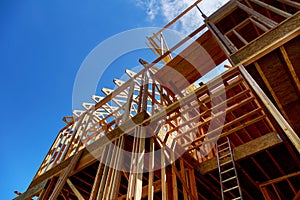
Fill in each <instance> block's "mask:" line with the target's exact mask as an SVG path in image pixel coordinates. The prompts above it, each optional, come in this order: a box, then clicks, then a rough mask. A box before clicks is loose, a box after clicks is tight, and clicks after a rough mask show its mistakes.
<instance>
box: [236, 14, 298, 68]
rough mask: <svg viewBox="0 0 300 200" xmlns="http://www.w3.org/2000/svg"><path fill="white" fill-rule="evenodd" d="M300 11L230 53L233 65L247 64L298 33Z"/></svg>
mask: <svg viewBox="0 0 300 200" xmlns="http://www.w3.org/2000/svg"><path fill="white" fill-rule="evenodd" d="M299 24H300V11H298V12H297V13H296V14H294V15H293V16H292V17H290V18H288V19H286V20H285V21H283V22H282V23H280V24H279V25H278V26H276V27H274V28H273V29H272V30H270V31H269V32H267V33H265V34H263V35H261V36H260V37H258V38H257V39H256V40H254V41H252V42H250V43H249V44H248V45H246V46H244V47H242V48H241V49H240V50H239V51H237V52H235V53H233V54H231V55H230V59H231V60H232V62H233V63H234V65H235V66H239V65H242V64H243V65H244V66H247V65H249V64H250V63H252V62H253V61H255V60H257V59H259V58H261V57H262V56H264V55H266V54H268V53H270V52H271V51H273V50H274V49H276V48H278V47H280V46H281V45H283V44H284V43H286V42H288V41H289V40H291V39H293V38H295V37H296V36H298V35H299V34H300V26H299Z"/></svg>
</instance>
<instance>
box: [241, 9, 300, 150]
mask: <svg viewBox="0 0 300 200" xmlns="http://www.w3.org/2000/svg"><path fill="white" fill-rule="evenodd" d="M299 13H300V12H299ZM299 27H300V26H299ZM239 69H240V72H241V74H242V75H243V77H244V78H245V80H246V81H247V82H248V84H249V85H250V86H251V87H252V89H253V90H254V92H255V93H256V94H257V96H258V97H259V98H260V100H261V101H262V102H263V104H264V105H265V106H266V108H267V109H268V110H269V112H270V113H271V114H272V116H273V117H274V119H275V120H276V121H277V123H278V124H279V126H280V127H281V129H282V130H283V131H284V133H285V134H286V136H287V137H288V138H289V139H290V141H291V142H292V144H293V145H294V146H295V148H296V149H297V151H298V153H300V139H299V137H298V135H297V133H296V132H295V131H294V130H293V128H292V127H291V126H290V124H289V123H288V122H287V121H286V119H285V118H284V117H283V116H282V115H281V114H280V112H279V111H278V110H277V108H276V107H275V106H274V105H273V103H272V102H271V100H270V99H269V98H268V97H267V95H266V94H265V93H264V92H263V90H262V89H261V88H260V87H259V85H258V84H257V83H256V81H255V80H254V79H253V78H252V77H251V75H250V74H249V73H248V72H247V71H246V69H245V68H244V66H242V65H241V66H239Z"/></svg>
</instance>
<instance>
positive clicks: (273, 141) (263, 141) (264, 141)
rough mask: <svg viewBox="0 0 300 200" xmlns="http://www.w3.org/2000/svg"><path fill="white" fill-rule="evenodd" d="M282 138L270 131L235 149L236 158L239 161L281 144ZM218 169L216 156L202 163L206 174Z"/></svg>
mask: <svg viewBox="0 0 300 200" xmlns="http://www.w3.org/2000/svg"><path fill="white" fill-rule="evenodd" d="M281 142H282V140H281V139H280V138H279V136H278V135H277V134H276V133H273V132H272V133H268V134H266V135H263V136H261V137H259V138H256V139H254V140H252V141H250V142H247V143H245V144H243V145H240V146H238V147H236V148H234V149H233V155H234V160H235V161H238V160H241V159H244V158H246V157H249V156H251V155H254V154H256V153H259V152H261V151H264V150H266V149H268V148H270V147H273V146H275V145H277V144H280V143H281ZM216 169H218V162H217V158H216V157H214V158H212V159H209V160H207V161H204V162H202V163H200V171H201V173H202V174H206V173H208V172H211V171H213V170H216Z"/></svg>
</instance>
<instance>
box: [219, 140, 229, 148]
mask: <svg viewBox="0 0 300 200" xmlns="http://www.w3.org/2000/svg"><path fill="white" fill-rule="evenodd" d="M224 144H228V142H227V141H226V142H224V143H222V144H218V147H220V146H223V145H224Z"/></svg>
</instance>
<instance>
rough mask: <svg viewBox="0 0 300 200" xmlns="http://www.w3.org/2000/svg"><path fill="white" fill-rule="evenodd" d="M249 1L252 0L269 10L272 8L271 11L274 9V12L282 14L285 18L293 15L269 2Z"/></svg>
mask: <svg viewBox="0 0 300 200" xmlns="http://www.w3.org/2000/svg"><path fill="white" fill-rule="evenodd" d="M249 1H252V2H253V3H256V4H257V5H260V6H262V7H263V8H267V9H268V10H270V11H272V12H274V13H276V14H278V15H281V16H283V17H285V18H288V17H291V16H292V15H291V14H290V13H287V12H285V11H283V10H280V9H278V8H276V7H274V6H271V5H269V4H267V3H264V2H262V1H259V0H249Z"/></svg>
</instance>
